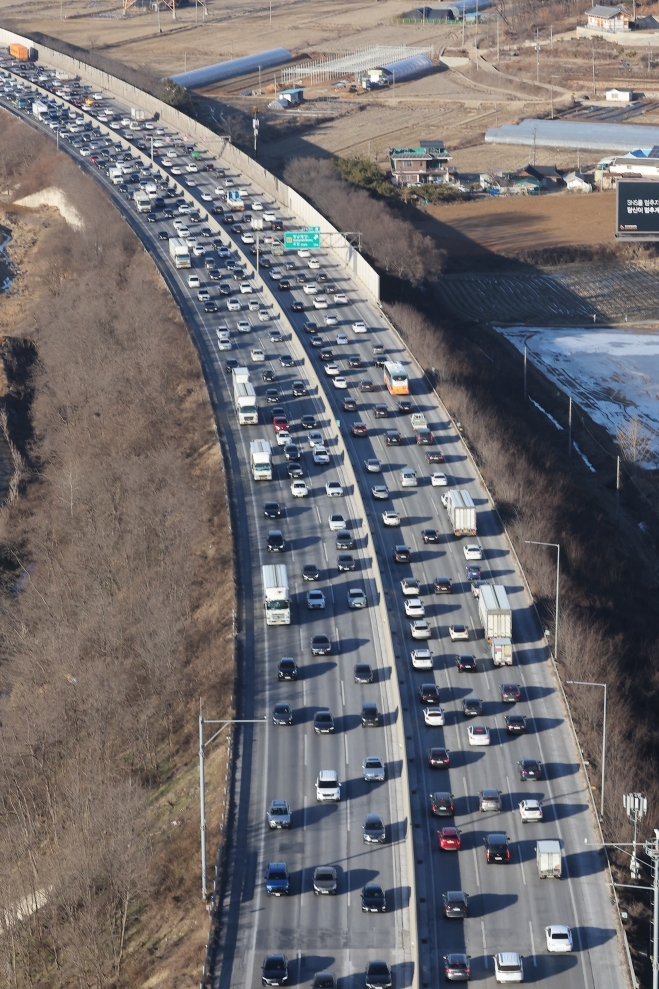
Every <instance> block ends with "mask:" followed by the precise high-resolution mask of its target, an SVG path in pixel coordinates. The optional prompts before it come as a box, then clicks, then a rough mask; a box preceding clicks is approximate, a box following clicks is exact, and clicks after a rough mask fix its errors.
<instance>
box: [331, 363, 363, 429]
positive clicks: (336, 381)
mask: <svg viewBox="0 0 659 989" xmlns="http://www.w3.org/2000/svg"><path fill="white" fill-rule="evenodd" d="M332 384H333V385H334V387H335V388H347V387H348V382H347V380H346V379H345V378H344V377H343V375H339V376H338V377H336V378H333V379H332ZM353 435H354V436H357V435H360V436H363V435H364V434H363V433H359V434H358V433H353Z"/></svg>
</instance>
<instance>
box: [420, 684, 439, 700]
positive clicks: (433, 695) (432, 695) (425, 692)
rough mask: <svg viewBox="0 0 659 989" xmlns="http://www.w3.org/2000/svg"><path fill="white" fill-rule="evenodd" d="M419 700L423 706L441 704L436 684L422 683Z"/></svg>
mask: <svg viewBox="0 0 659 989" xmlns="http://www.w3.org/2000/svg"><path fill="white" fill-rule="evenodd" d="M419 700H420V702H421V703H422V704H439V687H438V686H437V684H436V683H422V684H421V686H420V687H419Z"/></svg>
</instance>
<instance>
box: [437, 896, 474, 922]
mask: <svg viewBox="0 0 659 989" xmlns="http://www.w3.org/2000/svg"><path fill="white" fill-rule="evenodd" d="M442 900H443V901H444V916H445V917H455V918H458V919H460V920H462V919H463V918H464V917H468V916H469V894H468V893H463V892H462V890H461V889H460V890H451V891H449V892H447V893H444V894H443V895H442Z"/></svg>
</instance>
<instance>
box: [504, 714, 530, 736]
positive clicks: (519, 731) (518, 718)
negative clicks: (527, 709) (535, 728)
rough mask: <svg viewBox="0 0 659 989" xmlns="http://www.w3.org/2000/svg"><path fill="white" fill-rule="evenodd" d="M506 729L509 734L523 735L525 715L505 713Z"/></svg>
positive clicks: (524, 731)
mask: <svg viewBox="0 0 659 989" xmlns="http://www.w3.org/2000/svg"><path fill="white" fill-rule="evenodd" d="M506 731H507V732H508V734H509V735H524V734H525V733H526V717H525V715H523V714H507V715H506Z"/></svg>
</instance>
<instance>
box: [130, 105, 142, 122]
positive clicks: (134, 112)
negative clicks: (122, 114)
mask: <svg viewBox="0 0 659 989" xmlns="http://www.w3.org/2000/svg"><path fill="white" fill-rule="evenodd" d="M130 117H131V120H146V110H142V108H141V107H139V106H132V107H131V108H130Z"/></svg>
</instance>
